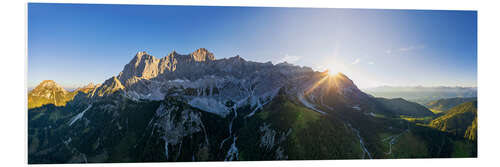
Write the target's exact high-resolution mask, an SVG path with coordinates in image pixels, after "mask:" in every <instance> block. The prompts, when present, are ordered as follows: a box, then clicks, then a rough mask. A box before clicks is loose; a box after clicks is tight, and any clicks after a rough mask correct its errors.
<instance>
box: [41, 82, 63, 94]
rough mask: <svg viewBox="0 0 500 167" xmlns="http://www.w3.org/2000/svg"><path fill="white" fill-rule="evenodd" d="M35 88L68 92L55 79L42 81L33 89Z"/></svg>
mask: <svg viewBox="0 0 500 167" xmlns="http://www.w3.org/2000/svg"><path fill="white" fill-rule="evenodd" d="M35 90H55V91H62V92H64V93H67V92H68V91H66V90H65V89H64V88H63V87H61V86H60V85H58V84H57V83H56V82H55V81H53V80H44V81H42V82H41V83H40V84H38V86H36V87H35V89H33V91H35Z"/></svg>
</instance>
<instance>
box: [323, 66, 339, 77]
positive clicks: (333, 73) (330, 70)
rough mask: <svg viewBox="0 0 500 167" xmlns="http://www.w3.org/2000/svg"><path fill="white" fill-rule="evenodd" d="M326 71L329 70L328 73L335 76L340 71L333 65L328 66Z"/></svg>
mask: <svg viewBox="0 0 500 167" xmlns="http://www.w3.org/2000/svg"><path fill="white" fill-rule="evenodd" d="M326 72H327V73H328V75H330V76H335V75H337V73H338V71H336V70H335V69H334V68H332V67H328V68H327V69H326Z"/></svg>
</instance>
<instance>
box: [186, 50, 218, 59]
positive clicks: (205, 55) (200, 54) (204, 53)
mask: <svg viewBox="0 0 500 167" xmlns="http://www.w3.org/2000/svg"><path fill="white" fill-rule="evenodd" d="M190 56H191V58H192V59H194V61H198V62H199V61H214V60H215V56H214V54H213V53H212V52H209V51H208V50H207V49H205V48H199V49H197V50H196V51H194V52H193V53H191V55H190Z"/></svg>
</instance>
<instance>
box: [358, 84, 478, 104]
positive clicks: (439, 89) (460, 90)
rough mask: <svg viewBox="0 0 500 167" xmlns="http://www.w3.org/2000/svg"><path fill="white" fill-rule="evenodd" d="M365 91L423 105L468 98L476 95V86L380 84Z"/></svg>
mask: <svg viewBox="0 0 500 167" xmlns="http://www.w3.org/2000/svg"><path fill="white" fill-rule="evenodd" d="M364 91H366V92H367V93H369V94H371V95H373V96H376V97H384V98H403V99H406V100H409V101H413V102H417V103H419V104H422V105H425V104H427V103H429V102H431V101H435V100H439V99H446V98H455V97H460V98H469V97H477V87H458V86H457V87H449V86H436V87H424V86H414V87H408V86H407V87H401V86H400V87H397V86H380V87H375V88H369V89H365V90H364Z"/></svg>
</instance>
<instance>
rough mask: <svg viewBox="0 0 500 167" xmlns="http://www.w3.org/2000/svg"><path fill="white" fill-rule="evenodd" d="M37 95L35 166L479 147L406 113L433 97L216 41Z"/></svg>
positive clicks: (444, 152) (32, 128) (419, 110)
mask: <svg viewBox="0 0 500 167" xmlns="http://www.w3.org/2000/svg"><path fill="white" fill-rule="evenodd" d="M28 96H29V97H32V98H30V99H31V100H28V103H29V106H30V107H29V110H28V162H29V163H31V164H40V163H87V162H163V161H222V160H225V161H231V160H286V159H289V160H300V159H306V160H313V159H364V158H366V159H373V158H415V157H417V158H426V157H457V156H458V157H475V156H477V153H476V149H475V148H476V143H475V141H474V140H469V139H468V138H463V137H456V136H457V134H451V133H448V132H447V131H444V130H441V129H436V128H433V127H432V126H422V125H419V124H416V123H412V122H408V121H405V120H404V119H400V117H401V116H409V117H420V116H431V117H432V116H434V113H432V112H431V111H430V110H428V109H427V108H425V107H424V106H422V105H419V104H417V103H414V102H409V101H406V100H405V99H386V98H376V97H374V96H372V95H369V94H367V93H364V92H363V91H361V90H360V89H358V87H357V86H356V85H355V84H354V82H353V81H352V80H351V79H349V78H348V77H347V76H346V75H344V74H342V73H338V74H336V75H330V74H328V73H327V72H318V71H314V70H312V69H311V68H309V67H299V66H295V65H293V64H289V63H286V62H285V63H280V64H272V63H271V62H267V63H260V62H252V61H247V60H245V59H243V58H242V57H240V56H235V57H230V58H224V59H216V58H215V56H214V54H213V53H211V52H209V51H208V50H206V49H204V48H201V49H198V50H196V51H194V52H193V53H190V54H179V53H177V52H175V51H174V52H172V53H170V54H168V55H167V56H165V57H163V58H156V57H154V56H151V55H149V54H148V53H146V52H138V53H137V54H136V55H135V56H134V57H133V58H132V60H131V61H130V62H129V63H128V64H126V65H125V66H124V68H123V70H122V71H121V72H120V73H119V74H117V75H116V76H113V77H111V78H109V79H107V80H106V81H104V82H103V83H102V84H98V85H89V86H87V87H85V88H81V89H77V90H75V91H73V92H68V91H65V90H64V89H62V88H61V87H60V86H57V84H55V83H54V82H53V81H44V82H42V83H41V84H40V85H39V86H37V87H36V88H35V89H33V90H32V91H30V92H29V95H28ZM41 97H43V98H41ZM459 135H461V134H459ZM462 136H463V135H462ZM457 148H467V149H457Z"/></svg>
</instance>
